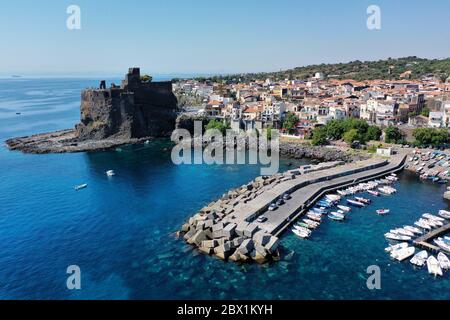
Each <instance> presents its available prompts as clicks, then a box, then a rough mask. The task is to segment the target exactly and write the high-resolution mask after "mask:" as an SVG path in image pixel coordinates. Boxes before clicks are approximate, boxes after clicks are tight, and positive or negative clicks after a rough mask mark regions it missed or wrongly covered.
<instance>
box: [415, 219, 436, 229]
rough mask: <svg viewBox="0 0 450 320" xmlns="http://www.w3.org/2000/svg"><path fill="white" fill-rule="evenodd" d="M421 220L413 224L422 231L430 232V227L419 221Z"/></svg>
mask: <svg viewBox="0 0 450 320" xmlns="http://www.w3.org/2000/svg"><path fill="white" fill-rule="evenodd" d="M421 220H422V219H421ZM421 220H419V221H416V222H414V225H415V226H418V227H420V228H422V229H425V230H431V229H432V228H431V226H430V225H429V224H428V223H426V222H424V221H421Z"/></svg>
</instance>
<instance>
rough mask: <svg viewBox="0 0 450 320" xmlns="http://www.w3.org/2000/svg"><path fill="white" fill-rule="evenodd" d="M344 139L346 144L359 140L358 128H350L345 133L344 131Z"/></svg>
mask: <svg viewBox="0 0 450 320" xmlns="http://www.w3.org/2000/svg"><path fill="white" fill-rule="evenodd" d="M343 138H344V141H345V142H347V143H348V144H352V143H353V142H355V141H357V140H359V132H358V129H350V130H349V131H347V132H346V133H344V137H343Z"/></svg>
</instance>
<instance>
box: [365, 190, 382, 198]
mask: <svg viewBox="0 0 450 320" xmlns="http://www.w3.org/2000/svg"><path fill="white" fill-rule="evenodd" d="M367 193H369V194H371V195H373V196H375V197H378V196H379V195H380V193H379V192H378V191H374V190H367Z"/></svg>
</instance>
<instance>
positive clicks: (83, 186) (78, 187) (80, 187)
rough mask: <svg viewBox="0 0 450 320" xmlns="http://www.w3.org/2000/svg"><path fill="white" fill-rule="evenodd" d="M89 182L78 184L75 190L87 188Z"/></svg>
mask: <svg viewBox="0 0 450 320" xmlns="http://www.w3.org/2000/svg"><path fill="white" fill-rule="evenodd" d="M87 186H88V185H87V183H84V184H80V185H78V186H75V190H77V191H78V190H81V189H86V188H87Z"/></svg>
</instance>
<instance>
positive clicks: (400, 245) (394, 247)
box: [384, 242, 409, 252]
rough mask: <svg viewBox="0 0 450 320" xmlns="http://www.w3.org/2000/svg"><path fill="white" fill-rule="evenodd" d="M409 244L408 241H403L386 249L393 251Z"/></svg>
mask: <svg viewBox="0 0 450 320" xmlns="http://www.w3.org/2000/svg"><path fill="white" fill-rule="evenodd" d="M408 246H409V244H408V243H407V242H402V243H398V244H394V245H390V246H389V247H387V248H385V249H384V251H386V252H392V251H395V250H399V249H404V248H407V247H408Z"/></svg>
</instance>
